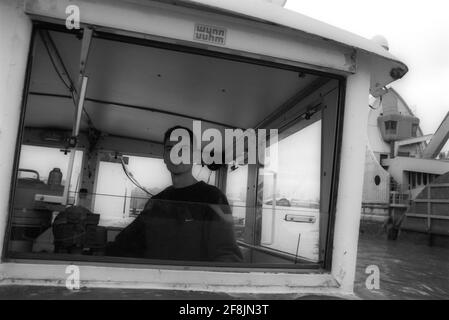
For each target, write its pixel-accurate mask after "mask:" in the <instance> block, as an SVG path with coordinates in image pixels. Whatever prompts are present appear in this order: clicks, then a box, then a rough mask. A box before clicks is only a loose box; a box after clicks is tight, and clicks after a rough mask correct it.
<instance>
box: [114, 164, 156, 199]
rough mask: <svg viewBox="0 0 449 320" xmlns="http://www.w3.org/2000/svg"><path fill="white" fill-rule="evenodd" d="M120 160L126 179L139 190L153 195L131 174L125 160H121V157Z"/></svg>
mask: <svg viewBox="0 0 449 320" xmlns="http://www.w3.org/2000/svg"><path fill="white" fill-rule="evenodd" d="M120 162H121V164H122V169H123V172H124V173H125V175H126V176H127V177H128V179H129V180H130V181H131V182H132V183H133V184H134V185H135V186H136V187H137V188H139V189H140V190H142V191H143V192H145V193H147V194H148V195H150V196H153V194H152V193H151V192H149V191H148V190H147V189H145V188H144V187H143V186H142V185H141V184H140V183H139V182H138V181H137V180H136V179H135V178H134V176H133V174H132V173H131V172H130V171H129V170H128V169H127V167H126V164H125V162H124V161H123V158H120Z"/></svg>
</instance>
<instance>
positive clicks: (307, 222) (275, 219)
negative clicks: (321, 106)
mask: <svg viewBox="0 0 449 320" xmlns="http://www.w3.org/2000/svg"><path fill="white" fill-rule="evenodd" d="M275 147H276V146H271V147H270V148H271V149H273V148H275ZM277 148H278V153H277V159H273V160H274V161H271V163H270V165H269V166H267V167H265V168H263V169H262V170H260V172H259V179H261V180H262V181H263V183H260V182H259V188H263V201H262V202H263V205H262V217H261V218H262V226H261V228H262V232H261V239H260V245H261V246H264V247H268V248H271V249H274V250H278V251H280V252H283V253H288V254H290V255H295V256H301V257H303V258H307V259H310V260H313V261H318V251H319V247H318V245H319V218H320V215H319V213H320V211H319V208H320V170H321V161H320V159H321V121H317V122H315V123H313V124H311V125H309V126H308V127H306V128H304V129H302V130H300V131H298V132H295V133H294V134H292V135H290V136H288V137H286V138H284V139H282V140H281V141H279V143H278V145H277ZM271 152H273V150H271ZM259 192H260V191H259Z"/></svg>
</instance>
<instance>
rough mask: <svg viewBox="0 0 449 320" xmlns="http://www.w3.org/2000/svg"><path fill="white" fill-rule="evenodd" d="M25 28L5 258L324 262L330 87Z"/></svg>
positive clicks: (258, 69) (135, 44)
mask: <svg viewBox="0 0 449 320" xmlns="http://www.w3.org/2000/svg"><path fill="white" fill-rule="evenodd" d="M35 29H36V32H35V33H34V41H33V44H34V47H33V55H32V61H30V66H31V67H30V68H31V69H30V70H29V77H28V79H27V83H28V86H27V91H26V96H25V97H24V98H25V99H24V101H25V102H26V103H25V104H24V108H23V112H24V114H23V116H24V122H23V127H21V128H20V132H21V135H20V137H21V140H20V141H19V143H20V148H18V149H19V151H20V154H19V155H18V162H17V163H16V167H17V168H18V170H17V171H16V172H15V180H14V182H15V183H14V185H15V189H14V190H13V191H14V192H13V194H14V199H13V201H12V203H11V215H10V224H9V226H10V227H9V232H8V235H7V237H8V238H7V239H6V240H7V244H8V252H7V254H6V258H14V259H26V260H27V261H29V260H30V259H41V260H62V261H71V262H73V261H79V263H83V262H86V261H88V262H89V263H99V264H108V263H133V264H135V263H139V264H146V265H149V266H151V265H161V264H162V265H183V266H184V265H188V266H190V265H194V266H207V267H211V266H212V267H217V268H233V267H239V268H288V269H295V270H296V269H305V268H306V269H308V270H310V269H319V268H324V267H325V265H328V264H329V259H330V257H331V256H332V255H331V249H332V248H331V246H330V245H329V241H328V238H327V237H328V234H331V232H330V231H331V229H332V228H333V226H332V221H333V219H332V215H333V214H334V209H335V208H334V207H333V206H334V204H335V201H333V197H334V196H335V194H334V193H335V190H336V188H335V186H336V185H337V181H336V177H337V176H338V175H337V170H338V163H339V162H338V150H339V145H338V143H339V141H340V140H341V139H340V134H341V132H339V130H340V129H339V128H338V126H337V122H338V119H339V117H341V114H342V109H341V106H342V95H341V90H342V88H343V81H344V79H343V78H342V77H340V76H339V77H337V76H332V75H330V74H325V73H322V72H317V71H311V70H306V69H302V68H299V67H298V66H293V65H289V64H288V63H283V64H280V63H273V62H270V61H265V60H256V59H255V58H248V57H245V55H240V53H238V52H235V53H233V54H223V53H220V54H217V53H216V52H213V51H207V50H204V49H199V48H194V47H188V46H178V45H173V44H165V43H163V42H156V41H147V40H143V39H137V38H131V37H129V36H128V37H125V36H117V35H112V34H109V33H105V32H98V33H96V32H94V33H93V37H92V39H91V40H90V42H89V41H85V39H83V37H85V36H86V34H82V33H81V32H78V31H74V32H68V31H67V30H66V29H64V28H62V29H61V28H59V27H58V26H55V25H51V26H50V25H47V26H46V27H42V26H35ZM137 36H138V35H136V37H137ZM86 43H88V44H89V48H88V50H86V48H82V46H85V45H86ZM86 52H87V56H86ZM83 54H84V55H85V56H83ZM80 60H82V61H85V62H87V63H86V64H80ZM80 72H81V75H82V77H81V78H78V76H79V74H80ZM79 84H81V87H80V88H81V89H83V88H84V89H85V91H82V90H81V91H80V90H79V89H80V88H78V87H77V86H78V85H79ZM73 88H77V90H73ZM78 106H82V109H77V107H78ZM77 111H79V112H78V113H77ZM179 129H181V132H182V133H183V134H186V135H185V136H183V135H177V134H176V132H177V131H176V130H179ZM390 129H393V128H390ZM178 133H179V132H178ZM229 137H230V138H229ZM228 138H229V139H228ZM239 143H241V144H239ZM195 148H197V149H195ZM196 151H199V158H198V157H197V156H198V154H197V153H195V152H196ZM184 156H185V157H184ZM179 159H181V161H180V162H177V160H179ZM326 259H327V260H326ZM326 263H327V264H326Z"/></svg>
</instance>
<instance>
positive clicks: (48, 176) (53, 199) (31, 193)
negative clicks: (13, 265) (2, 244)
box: [9, 145, 83, 252]
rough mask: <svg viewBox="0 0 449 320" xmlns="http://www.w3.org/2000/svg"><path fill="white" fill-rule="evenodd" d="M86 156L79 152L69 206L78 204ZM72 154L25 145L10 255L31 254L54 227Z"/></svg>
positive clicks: (15, 200)
mask: <svg viewBox="0 0 449 320" xmlns="http://www.w3.org/2000/svg"><path fill="white" fill-rule="evenodd" d="M82 158H83V152H82V151H80V150H77V151H76V152H75V158H74V165H73V170H72V175H71V179H70V188H69V194H68V204H76V199H77V197H76V194H77V192H78V189H79V181H80V178H81V170H82ZM69 161H70V153H67V154H66V153H64V152H63V151H61V150H60V149H58V148H49V147H40V146H29V145H23V146H22V149H21V154H20V161H19V172H18V178H17V185H16V190H15V196H14V202H13V214H12V225H11V237H10V242H9V248H10V251H13V252H31V251H32V248H33V245H34V244H35V241H36V239H37V238H38V236H40V235H41V234H43V233H44V232H45V231H46V230H47V229H48V228H49V227H50V226H51V223H52V221H53V218H54V216H55V214H54V213H55V211H56V210H58V209H59V208H60V206H59V205H58V203H61V199H62V197H63V194H64V185H65V183H66V180H67V172H68V166H69Z"/></svg>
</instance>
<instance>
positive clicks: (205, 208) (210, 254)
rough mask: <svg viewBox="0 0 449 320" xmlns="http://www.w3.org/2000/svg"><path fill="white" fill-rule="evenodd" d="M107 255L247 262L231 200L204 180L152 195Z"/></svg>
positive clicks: (107, 251)
mask: <svg viewBox="0 0 449 320" xmlns="http://www.w3.org/2000/svg"><path fill="white" fill-rule="evenodd" d="M106 254H107V255H112V256H127V257H143V258H148V259H163V260H185V261H223V262H238V261H241V260H242V254H241V252H240V249H239V248H238V246H237V244H236V241H235V236H234V228H233V220H232V213H231V209H230V207H229V204H228V201H227V199H226V196H225V195H224V194H223V193H222V192H221V191H220V190H219V189H218V188H216V187H214V186H211V185H208V184H206V183H204V182H198V183H196V184H194V185H191V186H188V187H185V188H174V187H168V188H167V189H165V190H164V191H162V192H161V193H159V194H157V195H155V196H154V197H152V198H151V200H149V201H148V203H147V204H146V205H145V209H144V210H143V211H142V212H141V214H140V215H139V216H138V217H137V218H136V219H135V220H134V221H133V222H132V223H131V224H130V225H129V226H128V227H126V228H125V229H124V230H123V231H122V232H121V233H120V234H119V235H118V236H117V238H116V240H115V241H114V242H113V243H111V244H109V245H108V247H107V250H106Z"/></svg>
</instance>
